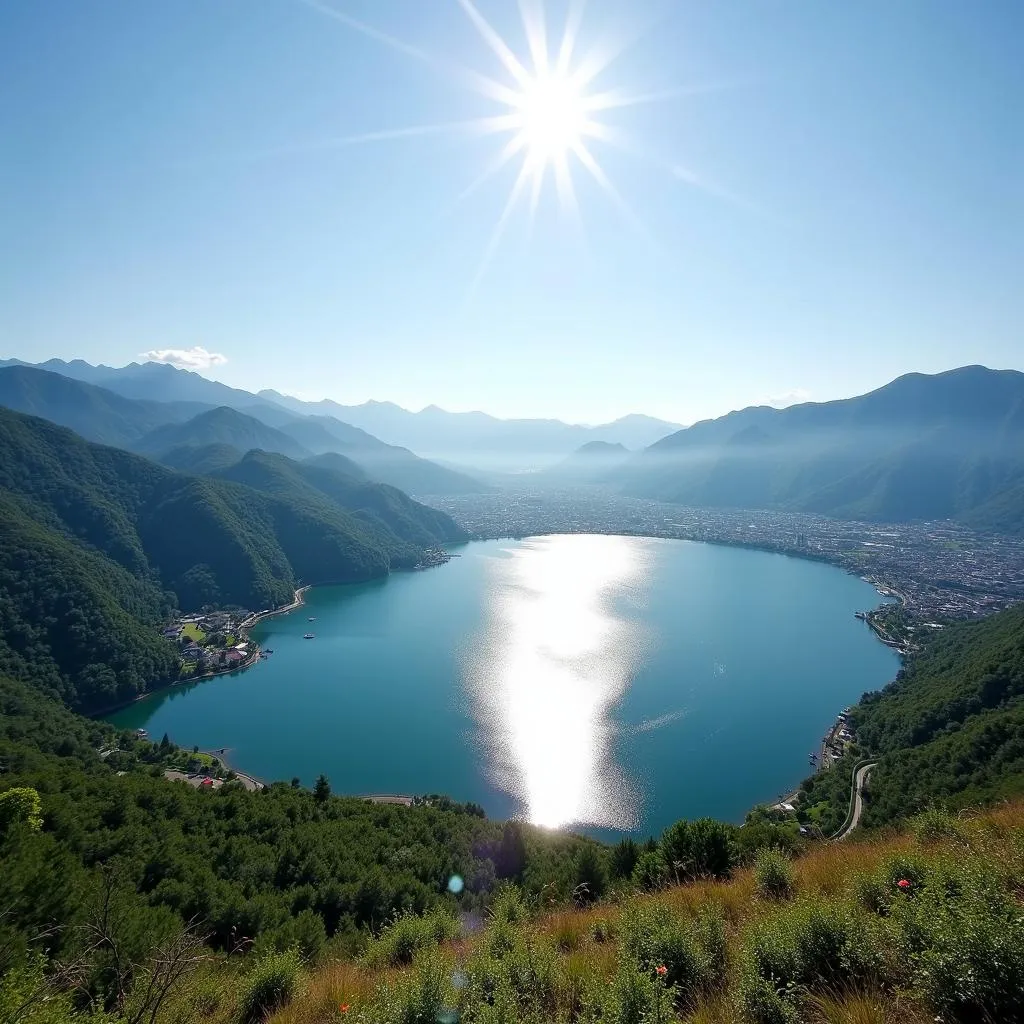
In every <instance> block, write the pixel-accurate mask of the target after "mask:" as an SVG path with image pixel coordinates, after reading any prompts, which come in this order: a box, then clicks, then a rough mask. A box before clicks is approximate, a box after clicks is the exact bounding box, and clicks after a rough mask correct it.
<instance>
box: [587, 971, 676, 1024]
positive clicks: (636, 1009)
mask: <svg viewBox="0 0 1024 1024" xmlns="http://www.w3.org/2000/svg"><path fill="white" fill-rule="evenodd" d="M660 984H661V983H660V982H658V981H655V980H654V977H653V976H652V974H651V973H650V972H649V971H643V970H640V969H639V968H638V967H637V966H636V965H634V964H631V963H629V962H628V961H623V962H622V963H620V964H619V969H618V970H617V971H616V973H615V978H614V979H613V980H612V983H611V986H610V988H609V991H608V993H607V996H606V998H605V1005H604V1007H603V1008H602V1009H603V1011H604V1012H603V1013H602V1015H601V1019H602V1020H607V1021H610V1022H613V1024H645V1022H647V1021H650V1020H652V1019H653V1018H654V1016H655V1013H656V1011H657V1009H658V998H659V993H658V986H659V985H660Z"/></svg>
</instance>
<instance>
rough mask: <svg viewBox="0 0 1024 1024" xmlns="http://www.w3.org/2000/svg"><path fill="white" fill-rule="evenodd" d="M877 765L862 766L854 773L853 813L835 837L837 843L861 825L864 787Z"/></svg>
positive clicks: (874, 763)
mask: <svg viewBox="0 0 1024 1024" xmlns="http://www.w3.org/2000/svg"><path fill="white" fill-rule="evenodd" d="M877 763H878V762H877V761H872V762H871V763H870V764H865V765H862V766H861V767H860V768H858V769H857V771H856V772H855V773H854V776H853V793H852V794H851V797H852V803H851V813H850V815H849V816H848V819H847V822H846V824H845V825H844V826H843V828H841V829H840V830H839V831H838V832H837V833H836V834H835V836H833V838H834V839H835V841H836V842H839V841H840V840H841V839H845V838H846V837H847V836H848V835H849V834H850V833H851V832H852V831H853V830H854V829H855V828H856V827H857V825H858V824H859V822H860V816H861V814H862V813H863V811H864V786H865V784H866V783H867V778H868V776H869V775H870V774H871V769H872V768H874V767H875V765H876V764H877Z"/></svg>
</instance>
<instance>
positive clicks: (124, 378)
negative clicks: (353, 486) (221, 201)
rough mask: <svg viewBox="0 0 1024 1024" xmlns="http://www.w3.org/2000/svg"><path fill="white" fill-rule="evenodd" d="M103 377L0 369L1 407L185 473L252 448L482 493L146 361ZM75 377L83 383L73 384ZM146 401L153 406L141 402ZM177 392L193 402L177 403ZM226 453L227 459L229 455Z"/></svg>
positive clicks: (350, 471)
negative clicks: (325, 459)
mask: <svg viewBox="0 0 1024 1024" xmlns="http://www.w3.org/2000/svg"><path fill="white" fill-rule="evenodd" d="M108 369H109V368H103V367H88V364H84V363H80V362H78V363H76V364H65V363H62V362H60V361H59V360H51V361H50V362H49V363H47V364H46V368H41V367H33V366H28V365H23V364H19V363H18V362H17V361H16V360H14V361H8V363H7V364H4V363H3V362H0V405H3V406H6V407H7V408H9V409H13V410H14V411H16V412H21V413H27V414H29V415H33V416H40V417H42V418H44V419H48V420H50V421H52V422H54V423H57V424H59V425H61V426H65V427H70V428H71V429H72V430H74V431H75V432H76V433H77V434H80V435H81V436H82V437H84V438H85V439H86V440H89V441H96V442H99V443H102V444H111V445H116V446H118V447H120V448H125V449H128V450H129V451H134V452H136V453H138V454H141V455H146V456H147V457H151V458H155V459H157V460H158V461H160V462H162V463H163V464H164V465H167V466H170V467H171V468H172V469H180V470H182V471H185V472H192V473H201V472H209V471H211V470H213V469H222V468H224V467H225V466H227V465H229V464H231V463H232V462H236V461H238V459H239V458H241V455H242V453H243V452H246V451H249V450H251V449H254V448H255V449H261V450H264V451H270V452H277V453H280V454H283V455H287V456H289V457H291V458H296V459H302V458H306V457H309V456H312V455H326V456H328V457H329V458H330V459H331V460H332V462H333V465H334V468H335V469H338V468H341V466H342V465H343V466H344V471H345V473H346V474H347V475H349V476H353V477H358V478H361V479H372V480H376V481H378V482H380V483H386V484H390V485H392V486H393V487H398V488H400V489H401V490H403V491H410V492H415V493H418V494H459V493H470V492H475V491H479V490H489V488H488V487H486V486H485V485H484V484H482V483H481V482H480V481H478V480H475V479H473V478H472V477H470V476H467V475H466V474H465V473H460V472H457V471H455V470H452V469H448V468H446V467H444V466H439V465H437V464H436V463H433V462H430V461H429V460H427V459H422V458H420V457H419V456H418V455H415V454H414V453H413V452H411V451H409V450H408V449H406V448H399V447H396V446H394V445H389V444H385V443H384V442H383V441H381V440H379V439H378V438H376V437H373V436H372V435H371V434H368V433H366V431H365V430H360V429H358V428H357V427H353V426H350V425H349V424H348V423H343V422H341V421H340V420H337V419H335V418H334V417H331V416H308V415H303V413H301V412H293V411H289V410H288V409H286V408H284V407H283V406H281V405H277V404H274V403H270V402H266V401H262V400H260V399H259V398H258V397H257V396H256V395H252V394H249V393H248V392H245V391H237V390H235V389H233V388H228V387H226V386H225V385H223V384H218V383H216V382H215V381H208V380H205V379H204V378H202V377H199V376H198V375H197V374H193V373H187V372H185V371H180V370H176V369H175V368H174V367H171V366H164V365H158V364H154V363H148V364H144V365H142V366H134V367H132V368H127V367H126V368H125V372H121V371H118V372H115V373H113V375H112V376H108V374H107V372H106V371H107V370H108ZM92 370H95V371H97V372H96V373H92V372H90V371H92ZM80 373H84V375H85V376H84V378H83V379H74V378H75V377H76V376H78V375H79V374H80ZM177 385H181V387H178V386H177ZM108 386H109V387H112V388H113V390H108ZM122 386H123V387H124V390H123V391H122V390H119V388H121V387H122ZM150 394H152V396H153V398H147V397H144V396H146V395H150ZM185 394H189V395H195V396H196V400H195V401H183V400H181V398H180V396H181V395H185ZM154 398H155V399H159V400H153V399H154ZM232 451H233V452H236V453H237V454H236V455H235V457H234V458H230V457H229V456H230V453H231V452H232ZM341 453H345V454H344V455H343V454H341Z"/></svg>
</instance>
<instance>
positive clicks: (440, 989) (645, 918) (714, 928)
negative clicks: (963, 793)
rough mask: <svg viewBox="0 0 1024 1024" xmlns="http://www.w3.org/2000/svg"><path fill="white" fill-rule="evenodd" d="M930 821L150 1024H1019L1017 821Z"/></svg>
mask: <svg viewBox="0 0 1024 1024" xmlns="http://www.w3.org/2000/svg"><path fill="white" fill-rule="evenodd" d="M941 817H942V816H941V815H936V814H934V813H933V814H929V815H927V816H923V817H922V818H921V819H919V820H916V821H915V822H914V823H913V826H914V827H913V828H912V829H911V830H910V831H909V832H908V833H906V834H903V835H899V836H893V837H890V838H888V839H885V840H875V841H873V842H867V843H863V844H854V843H844V844H837V845H832V846H821V847H818V848H815V849H813V850H812V851H810V852H809V853H807V854H806V855H804V856H802V857H798V858H797V859H795V860H794V861H792V862H791V861H789V860H788V859H786V858H776V857H775V855H769V854H763V855H761V857H760V858H759V859H758V863H757V865H756V866H755V867H753V868H750V869H738V870H737V871H735V872H734V873H733V877H732V878H731V879H729V880H717V881H716V880H711V879H703V880H699V881H695V882H690V883H687V884H685V885H682V886H677V887H671V888H666V889H661V890H659V891H658V892H656V893H643V892H640V891H636V890H633V891H632V892H628V893H624V894H621V895H619V896H618V897H616V898H615V899H613V900H612V901H611V902H605V903H598V904H596V905H592V906H588V907H586V908H577V909H559V910H555V911H553V912H551V911H547V912H546V911H544V910H543V908H541V907H540V906H539V904H538V903H537V901H536V900H533V899H530V898H528V897H524V896H523V895H522V894H521V893H520V892H519V891H518V890H516V889H512V888H508V889H504V890H503V891H502V892H501V893H500V894H499V896H498V897H497V898H496V899H495V901H494V903H493V905H492V907H491V909H490V910H489V911H488V912H487V913H486V915H485V917H484V919H483V920H482V921H481V920H480V919H479V918H476V917H473V916H469V917H466V918H464V920H463V926H462V928H461V929H460V928H458V925H457V922H456V921H455V920H454V919H453V918H451V917H444V916H443V915H440V914H438V913H437V912H434V913H432V914H429V915H426V916H425V917H423V918H416V917H412V916H404V917H401V918H399V919H397V920H395V921H394V922H392V923H391V924H390V925H389V926H387V927H386V928H385V929H383V930H382V931H381V933H380V934H379V936H378V938H377V939H376V940H375V941H374V942H373V943H371V945H370V946H369V947H368V948H367V950H366V952H365V954H364V955H363V957H362V958H361V959H360V960H358V961H333V962H328V963H325V964H322V965H320V966H317V967H314V968H303V967H301V966H300V961H299V958H298V956H297V954H295V953H292V954H291V955H290V957H289V956H288V955H285V956H280V955H278V957H277V959H269V960H268V959H263V958H257V959H256V960H255V962H254V963H253V964H252V965H251V966H247V967H246V968H245V969H244V970H243V971H241V972H237V971H236V973H235V974H234V975H231V973H230V971H229V970H228V969H227V968H225V971H227V973H226V974H224V975H222V977H229V978H231V979H232V980H230V981H228V982H226V983H225V984H227V985H228V986H229V987H232V986H233V988H232V992H233V994H231V995H229V996H227V997H221V998H220V999H219V1000H213V1001H211V1000H209V999H207V1000H206V1001H204V1000H203V999H202V998H200V997H199V996H198V995H197V994H196V991H202V992H207V991H208V990H209V988H210V986H211V978H210V977H209V976H207V977H204V978H203V979H202V981H201V984H200V983H198V982H197V983H196V984H195V985H192V986H185V987H184V988H183V989H182V991H181V992H180V993H179V994H178V996H177V998H176V999H174V1000H172V1001H171V1002H170V1003H169V1005H168V1007H167V1012H166V1013H164V1014H162V1015H160V1017H159V1019H158V1021H157V1022H156V1024H163V1022H166V1024H199V1021H200V1020H203V1021H208V1022H209V1024H255V1021H256V1020H259V1019H261V1018H260V1016H259V1014H260V1013H261V1012H263V1010H261V1009H260V1008H261V1007H262V1008H263V1009H266V1008H267V1007H272V1006H276V1007H277V1008H276V1009H275V1010H272V1011H270V1012H269V1013H268V1015H267V1019H268V1022H269V1024H321V1022H328V1024H342V1022H349V1021H358V1022H359V1024H416V1022H433V1024H454V1022H456V1021H460V1022H465V1024H499V1022H502V1024H518V1022H522V1024H527V1022H530V1024H533V1022H537V1024H539V1022H541V1021H565V1022H570V1021H572V1022H580V1024H584V1022H586V1024H599V1022H600V1024H613V1022H614V1024H651V1022H668V1021H676V1020H678V1021H685V1022H688V1024H726V1022H737V1021H739V1022H746V1024H840V1022H844V1024H847V1022H848V1024H854V1022H856V1024H925V1022H926V1021H927V1022H934V1021H943V1022H946V1024H968V1022H987V1021H1000V1022H1003V1021H1017V1020H1022V1019H1024V906H1022V902H1021V893H1022V892H1024V805H1014V806H1009V807H1006V808H1003V809H1001V810H1000V811H998V812H996V813H994V814H990V815H987V816H985V817H978V818H975V819H945V820H940V819H941ZM783 877H784V878H785V879H786V882H787V883H788V884H787V885H780V884H778V879H779V878H783ZM766 880H771V881H772V884H766ZM257 994H258V996H259V997H258V998H257ZM197 1006H203V1007H205V1008H206V1009H205V1011H204V1012H203V1013H202V1014H200V1013H198V1012H197V1011H196V1007H197ZM211 1007H213V1009H212V1010H211V1009H210V1008H211ZM46 1024H49V1022H46Z"/></svg>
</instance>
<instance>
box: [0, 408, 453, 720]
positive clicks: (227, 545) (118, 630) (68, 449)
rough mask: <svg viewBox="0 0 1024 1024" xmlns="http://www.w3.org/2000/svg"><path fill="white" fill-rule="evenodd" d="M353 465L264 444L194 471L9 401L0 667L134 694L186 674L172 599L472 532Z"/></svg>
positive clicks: (58, 686)
mask: <svg viewBox="0 0 1024 1024" xmlns="http://www.w3.org/2000/svg"><path fill="white" fill-rule="evenodd" d="M339 459H341V461H340V462H339V461H338V460H339ZM346 466H347V461H346V460H344V459H343V458H342V457H339V456H333V455H325V456H319V457H316V458H314V459H313V460H312V462H311V463H308V464H304V463H298V462H295V461H293V460H291V459H289V458H287V457H286V456H285V455H281V454H278V453H269V452H263V451H252V452H249V453H247V454H246V455H244V456H241V457H240V458H239V459H238V460H237V461H236V462H233V463H231V462H228V463H227V464H224V465H219V466H217V467H216V468H208V469H207V472H206V473H205V474H204V475H188V474H184V473H179V472H175V471H174V470H171V469H168V468H166V467H164V466H161V465H158V464H157V463H156V462H153V461H151V460H149V459H146V458H143V457H141V456H139V455H135V454H132V453H130V452H127V451H123V450H121V449H118V448H113V447H108V446H105V445H98V444H93V443H90V442H88V441H85V440H83V439H82V438H81V437H79V436H77V435H76V434H74V433H72V432H71V431H70V430H68V429H66V428H64V427H60V426H57V425H56V424H54V423H51V422H48V421H47V420H43V419H39V418H37V417H32V416H25V415H22V414H19V413H16V412H11V411H9V410H6V409H0V674H4V675H9V676H13V677H15V678H19V679H25V680H28V681H31V682H33V683H34V684H35V685H36V686H38V687H39V688H40V689H43V690H45V691H46V692H48V693H50V694H52V695H54V696H57V697H59V698H60V699H62V700H64V701H65V702H66V703H68V704H69V705H71V706H73V707H77V708H82V709H92V708H96V707H98V706H102V705H104V704H111V703H114V702H117V701H121V700H126V699H129V698H131V697H133V696H135V695H136V694H137V693H142V692H145V690H147V689H149V688H151V687H153V686H158V685H161V684H163V683H166V682H168V681H170V680H171V679H173V678H174V676H175V675H176V673H177V670H178V659H177V655H176V653H175V652H174V651H173V649H172V648H171V646H170V645H169V644H167V643H166V642H165V641H163V640H162V639H161V638H160V636H159V634H158V632H157V627H158V626H159V625H161V624H162V622H163V621H165V619H166V617H167V615H168V613H169V610H170V609H171V608H172V607H173V606H174V605H178V606H179V607H181V608H183V609H187V610H192V609H198V608H200V607H202V606H204V605H207V604H219V605H241V606H244V607H248V608H264V607H268V606H274V605H278V604H282V603H284V602H285V601H287V600H290V598H291V596H292V593H293V592H294V590H295V588H296V586H297V585H298V583H299V582H300V580H301V581H302V582H306V583H314V582H349V581H360V580H368V579H373V578H375V577H380V576H384V575H386V574H387V573H388V572H389V571H390V570H391V569H393V568H403V567H411V566H413V565H414V564H416V563H417V562H419V561H420V560H421V558H422V555H423V551H424V549H425V548H427V547H434V546H437V545H440V544H445V543H449V542H453V541H459V540H463V539H465V537H466V535H465V533H464V532H463V531H462V530H461V529H460V528H459V527H458V526H457V525H456V524H455V522H454V521H453V520H451V519H450V518H449V517H448V516H447V515H445V514H444V513H442V512H438V511H436V510H435V509H431V508H428V507H426V506H424V505H421V504H419V503H418V502H415V501H413V500H412V499H411V498H409V497H408V496H407V495H406V494H404V493H402V492H401V491H399V490H397V489H396V488H393V487H389V486H387V485H384V484H379V483H371V482H367V481H366V479H365V477H363V476H350V475H348V474H347V473H346V472H345V468H346Z"/></svg>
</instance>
